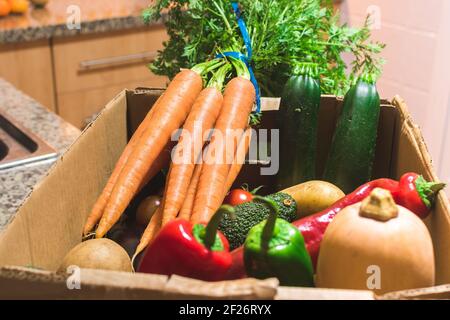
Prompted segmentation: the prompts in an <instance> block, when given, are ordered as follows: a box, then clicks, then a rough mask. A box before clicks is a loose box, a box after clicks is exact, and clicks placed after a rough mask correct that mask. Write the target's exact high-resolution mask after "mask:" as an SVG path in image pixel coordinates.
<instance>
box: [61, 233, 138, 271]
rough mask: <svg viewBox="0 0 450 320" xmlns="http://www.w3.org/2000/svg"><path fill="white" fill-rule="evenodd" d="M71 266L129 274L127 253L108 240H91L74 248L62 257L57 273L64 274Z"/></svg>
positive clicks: (129, 265) (130, 269) (129, 264)
mask: <svg viewBox="0 0 450 320" xmlns="http://www.w3.org/2000/svg"><path fill="white" fill-rule="evenodd" d="M71 265H75V266H78V267H80V268H86V269H102V270H114V271H127V272H131V271H132V268H131V261H130V257H129V256H128V254H127V252H126V251H125V250H124V249H123V248H122V247H121V246H120V245H118V244H117V243H115V242H114V241H112V240H109V239H104V238H103V239H91V240H87V241H84V242H81V243H80V244H78V245H77V246H75V247H74V248H73V249H72V250H70V251H69V253H68V254H67V255H66V256H65V257H64V259H63V261H62V263H61V266H60V267H59V269H58V270H59V271H61V272H66V270H67V268H68V267H69V266H71Z"/></svg>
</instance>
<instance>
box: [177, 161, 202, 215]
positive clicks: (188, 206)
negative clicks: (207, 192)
mask: <svg viewBox="0 0 450 320" xmlns="http://www.w3.org/2000/svg"><path fill="white" fill-rule="evenodd" d="M202 165H203V164H202V163H198V164H197V165H196V166H195V169H194V173H193V175H192V179H191V182H190V184H189V187H188V190H187V194H186V197H185V199H184V202H183V206H182V207H181V210H180V213H179V214H178V217H179V218H181V219H185V220H188V221H189V220H190V219H191V215H192V208H193V207H194V198H195V193H196V191H197V186H198V180H199V179H200V173H201V171H202Z"/></svg>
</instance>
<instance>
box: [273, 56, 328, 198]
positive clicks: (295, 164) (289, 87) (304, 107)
mask: <svg viewBox="0 0 450 320" xmlns="http://www.w3.org/2000/svg"><path fill="white" fill-rule="evenodd" d="M294 74H295V75H293V76H292V77H290V78H289V80H288V81H287V83H286V85H285V87H284V91H283V94H282V97H281V102H280V110H279V113H278V114H279V117H278V123H279V128H280V139H281V141H280V169H279V171H278V175H277V189H278V190H281V189H284V188H287V187H290V186H293V185H296V184H299V183H301V182H305V181H309V180H313V179H315V176H316V172H315V171H316V153H317V152H316V150H317V125H318V117H319V106H320V93H321V91H320V82H319V78H318V72H317V65H315V64H311V63H309V64H307V63H304V64H301V65H300V66H299V67H298V68H296V70H294Z"/></svg>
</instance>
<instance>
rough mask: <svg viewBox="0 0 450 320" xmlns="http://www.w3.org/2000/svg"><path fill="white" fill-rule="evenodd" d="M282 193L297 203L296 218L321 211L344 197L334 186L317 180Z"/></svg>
mask: <svg viewBox="0 0 450 320" xmlns="http://www.w3.org/2000/svg"><path fill="white" fill-rule="evenodd" d="M282 192H285V193H288V194H290V195H291V196H292V197H293V198H294V199H295V202H297V218H303V217H306V216H309V215H311V214H313V213H316V212H319V211H322V210H324V209H326V208H328V207H329V206H331V205H332V204H333V203H335V202H336V201H337V200H339V199H341V198H342V197H344V196H345V194H344V192H342V190H341V189H339V188H338V187H336V186H335V185H334V184H331V183H329V182H325V181H319V180H312V181H308V182H305V183H301V184H299V185H296V186H293V187H290V188H288V189H286V190H283V191H282Z"/></svg>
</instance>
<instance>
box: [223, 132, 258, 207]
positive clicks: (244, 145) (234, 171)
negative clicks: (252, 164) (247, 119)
mask: <svg viewBox="0 0 450 320" xmlns="http://www.w3.org/2000/svg"><path fill="white" fill-rule="evenodd" d="M251 140H252V129H251V128H250V127H249V128H247V130H246V131H245V132H244V134H243V135H242V138H241V140H240V141H239V145H238V147H237V150H236V155H235V156H234V160H233V163H232V164H231V168H230V171H229V172H228V176H227V180H226V183H225V188H224V190H223V191H224V193H223V198H225V196H226V195H227V193H228V191H229V190H230V188H231V186H232V185H233V183H234V180H236V178H237V176H238V175H239V172H241V169H242V166H243V165H244V163H245V157H246V155H247V152H248V148H249V147H250V142H251ZM222 201H223V199H222Z"/></svg>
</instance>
